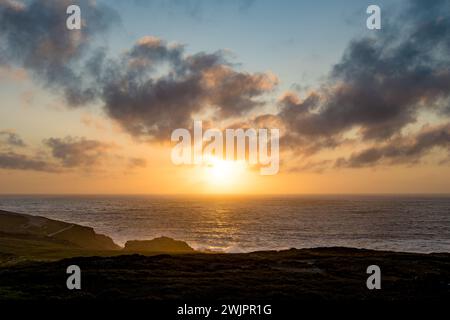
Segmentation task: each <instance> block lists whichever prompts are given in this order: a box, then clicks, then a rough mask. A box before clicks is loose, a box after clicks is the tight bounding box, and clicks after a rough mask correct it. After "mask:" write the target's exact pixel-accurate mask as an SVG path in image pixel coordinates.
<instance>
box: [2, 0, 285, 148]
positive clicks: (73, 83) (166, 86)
mask: <svg viewBox="0 0 450 320" xmlns="http://www.w3.org/2000/svg"><path fill="white" fill-rule="evenodd" d="M11 3H12V2H11V1H2V2H0V29H2V33H1V34H0V44H1V46H0V48H1V50H2V51H4V52H5V53H6V54H7V59H5V61H12V62H14V63H16V64H18V65H19V66H21V67H25V68H26V69H28V70H31V71H32V73H33V74H34V75H35V78H37V79H39V80H41V81H42V80H43V81H44V84H45V85H46V86H47V87H49V88H50V89H53V90H56V91H58V92H62V93H63V95H64V96H65V98H66V101H67V103H68V104H69V105H70V106H84V105H86V104H89V103H92V102H95V101H99V102H100V103H102V104H103V105H104V110H105V112H106V114H107V115H109V116H110V117H111V118H112V119H113V120H115V121H116V122H117V123H119V124H120V125H121V126H122V127H123V128H124V129H125V130H126V131H127V132H128V133H130V134H131V135H133V136H135V137H138V138H143V139H145V140H168V139H169V137H170V132H171V131H172V130H173V129H175V128H180V127H187V126H190V125H191V123H192V117H193V116H194V115H196V114H199V113H203V112H207V109H208V110H215V111H216V116H217V117H221V118H228V117H236V116H241V115H244V114H246V112H248V111H250V110H253V109H255V108H257V107H259V106H261V105H263V103H264V102H263V101H262V97H263V95H264V94H265V93H267V92H270V91H271V90H272V89H273V88H274V87H275V86H276V84H277V81H278V80H277V78H276V77H275V76H274V75H272V74H270V73H247V72H243V71H238V70H237V69H236V68H235V66H233V65H232V64H231V63H230V62H229V61H228V59H227V54H226V53H225V52H224V51H217V52H214V53H204V52H199V53H196V54H192V55H188V54H186V53H185V49H184V46H182V45H179V44H168V43H167V42H166V41H164V40H162V39H158V38H156V37H151V36H145V37H143V38H141V39H140V40H139V41H137V43H136V44H135V45H134V46H133V47H132V48H130V49H129V50H127V51H126V52H125V53H124V54H123V55H122V56H120V57H118V58H115V59H112V58H108V57H107V54H106V52H105V50H104V49H101V48H92V42H93V39H94V37H95V36H96V35H98V34H102V33H103V32H105V31H107V30H108V29H109V28H110V27H111V24H112V23H113V22H115V21H117V20H118V17H117V16H116V14H115V12H114V11H113V10H111V9H109V8H108V7H106V6H104V5H100V4H95V2H92V1H88V0H84V1H78V4H79V5H81V10H82V17H83V19H84V24H83V27H82V28H81V30H80V31H73V30H71V31H68V30H66V28H65V19H66V17H67V16H66V15H65V14H62V13H64V12H65V8H66V7H67V5H68V4H69V1H56V0H50V1H45V2H40V1H31V2H29V3H28V2H27V3H26V4H25V3H21V2H20V5H16V6H13V5H12V4H11ZM18 3H19V2H18ZM70 4H71V2H70Z"/></svg>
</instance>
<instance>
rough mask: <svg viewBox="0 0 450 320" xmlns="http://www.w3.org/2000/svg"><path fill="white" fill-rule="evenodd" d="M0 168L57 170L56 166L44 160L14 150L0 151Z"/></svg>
mask: <svg viewBox="0 0 450 320" xmlns="http://www.w3.org/2000/svg"><path fill="white" fill-rule="evenodd" d="M0 168H1V169H12V170H33V171H45V172H57V170H56V168H55V167H54V166H52V165H51V164H50V163H49V162H47V161H46V160H41V159H39V158H36V157H30V156H27V155H23V154H17V153H15V152H0Z"/></svg>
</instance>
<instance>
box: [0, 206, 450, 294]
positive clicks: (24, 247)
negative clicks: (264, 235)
mask: <svg viewBox="0 0 450 320" xmlns="http://www.w3.org/2000/svg"><path fill="white" fill-rule="evenodd" d="M9 214H10V213H3V215H4V216H3V221H5V219H6V220H7V218H6V216H5V215H9ZM22 218H24V216H23V215H21V216H19V217H13V219H16V220H20V223H19V225H20V226H21V227H20V228H19V231H20V232H17V230H15V232H16V233H14V232H13V231H14V230H13V229H15V228H17V224H14V223H12V222H10V228H9V229H8V228H5V227H4V225H2V227H0V229H1V232H2V233H1V234H0V261H2V264H0V301H23V300H39V301H42V300H67V301H80V300H81V301H101V300H121V301H131V300H136V301H138V300H139V301H142V300H148V301H160V300H165V301H166V300H172V301H173V300H176V301H183V302H187V301H227V300H229V301H246V302H248V301H292V300H301V301H322V300H323V301H355V300H358V301H373V300H377V301H380V300H381V301H450V254H449V253H436V254H415V253H396V252H382V251H372V250H359V249H353V248H316V249H301V250H298V249H291V250H285V251H265V252H253V253H243V254H210V253H209V254H208V253H198V252H193V250H192V248H190V247H189V246H187V245H186V244H185V243H183V242H177V241H173V240H171V239H168V238H160V239H157V240H155V241H149V242H130V243H129V244H128V246H126V248H124V249H122V248H117V247H115V245H114V246H113V247H111V248H110V249H108V250H100V248H99V247H97V246H98V245H96V244H93V243H90V241H91V240H89V239H95V238H97V236H96V234H95V233H94V234H92V232H90V231H89V232H88V231H86V230H80V233H81V234H83V235H85V236H86V237H87V238H86V239H84V240H83V241H82V243H81V242H80V241H81V240H80V239H78V240H77V241H78V244H75V243H74V242H71V239H67V238H64V239H61V237H63V235H64V232H67V231H71V229H73V228H75V230H77V228H76V227H72V228H71V229H68V230H65V231H64V228H68V226H66V225H59V226H58V228H55V229H58V230H56V231H55V230H53V229H52V228H50V225H52V224H53V222H51V223H50V225H49V226H47V227H45V228H48V230H46V231H45V232H43V231H42V230H41V231H39V232H37V231H36V230H34V231H33V233H31V234H30V233H27V232H26V231H24V230H30V229H32V227H28V224H24V220H21V219H22ZM25 218H26V217H25ZM1 219H2V217H1V214H0V223H1V222H2V221H1ZM31 219H32V218H31ZM16 220H15V221H16ZM27 221H28V220H27ZM16 222H17V221H16ZM35 222H36V221H35ZM41 222H42V221H41ZM47 222H48V221H47ZM27 223H28V222H27ZM43 225H46V223H44V224H43ZM33 226H34V227H35V224H33ZM61 226H62V227H63V228H62V229H59V227H61ZM34 227H33V228H34ZM41 227H42V224H41ZM37 229H39V228H37ZM61 230H62V231H61ZM75 230H72V232H74V231H75ZM58 231H59V233H57V234H56V235H59V237H57V238H55V232H58ZM36 233H37V234H36ZM49 235H51V236H49ZM71 236H72V235H71ZM99 239H100V243H101V246H103V245H105V244H108V243H109V241H107V240H105V238H103V237H100V238H99ZM88 240H89V241H88ZM111 242H112V241H111ZM86 243H90V244H89V245H88V246H83V245H85V244H86ZM159 244H160V245H161V246H159ZM91 245H93V246H92V247H90V246H91ZM172 245H174V246H175V247H172ZM162 248H164V250H167V251H173V252H176V253H172V254H160V252H159V253H158V251H164V250H161V249H162ZM175 248H177V249H178V251H177V250H175ZM146 249H147V250H146ZM150 249H151V250H150ZM182 249H183V250H186V251H185V252H183V250H182ZM180 250H181V251H180ZM135 251H138V252H139V254H136V253H135ZM67 257H69V258H67ZM61 258H63V259H61ZM37 260H39V261H37ZM69 265H77V266H79V267H80V268H81V271H82V289H81V290H72V291H70V290H68V289H67V287H66V279H67V276H68V275H67V274H66V268H67V267H68V266H69ZM369 265H378V266H379V267H380V268H381V279H382V282H381V286H382V288H381V290H368V289H367V287H366V280H367V277H368V276H369V275H368V274H367V273H366V269H367V267H368V266H369Z"/></svg>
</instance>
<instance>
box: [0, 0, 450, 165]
mask: <svg viewBox="0 0 450 320" xmlns="http://www.w3.org/2000/svg"><path fill="white" fill-rule="evenodd" d="M14 3H15V4H14ZM68 3H69V2H68V1H56V0H52V1H46V2H40V1H29V2H26V4H23V3H21V2H12V1H5V0H3V1H0V28H1V30H2V33H1V34H0V52H2V53H5V54H6V56H5V55H2V57H3V58H2V59H1V61H2V63H6V61H12V62H14V63H15V64H18V65H19V67H25V68H26V69H27V71H31V72H32V73H33V74H34V75H35V77H36V78H39V79H42V80H43V81H44V84H45V85H46V86H47V87H49V88H50V89H56V90H57V91H58V92H62V93H63V94H64V96H65V97H66V100H67V102H68V103H69V104H70V105H71V106H84V105H86V104H89V103H92V102H94V101H96V102H100V104H102V105H103V108H104V111H105V113H106V114H107V115H108V116H109V117H110V118H111V119H113V120H114V121H115V122H117V123H118V124H120V126H121V127H122V128H123V129H124V130H125V131H126V132H128V133H129V134H131V135H132V136H134V137H136V138H139V139H144V140H153V141H155V140H156V141H162V140H168V139H169V137H170V132H171V131H172V130H174V129H176V128H189V127H190V126H191V125H192V120H193V119H194V118H195V117H202V118H203V120H216V121H218V122H220V121H221V120H228V119H235V118H237V119H239V121H240V122H243V123H257V124H260V125H262V124H264V123H272V124H278V125H280V126H281V127H283V132H284V135H283V137H282V141H281V147H282V148H284V147H287V148H288V149H289V150H291V151H292V152H294V153H295V154H296V155H302V156H305V157H308V156H311V155H315V154H316V153H319V152H320V151H322V150H328V149H334V148H338V147H341V146H343V145H348V144H349V143H348V142H349V140H351V141H353V142H354V143H355V144H356V143H358V144H362V145H369V144H370V145H372V147H371V148H368V149H367V150H366V152H365V153H364V152H363V153H361V154H354V155H353V156H352V157H351V158H349V159H344V160H340V162H341V163H340V164H339V165H340V166H351V167H353V166H358V165H359V163H361V165H365V163H367V164H369V163H371V164H373V165H376V164H378V163H380V162H389V163H391V162H392V163H394V162H397V161H403V160H405V159H407V158H408V157H411V158H417V157H420V156H421V155H423V154H425V153H426V152H428V150H431V148H432V146H440V147H442V144H439V143H436V142H435V141H434V140H432V139H430V140H426V139H424V140H423V142H420V141H419V140H420V137H421V136H420V135H419V133H417V134H412V135H410V136H404V131H405V128H406V127H407V126H410V125H412V124H414V123H416V122H417V121H418V120H419V116H420V115H422V114H424V113H425V114H434V115H437V116H439V117H441V118H443V119H444V120H446V119H447V118H448V117H449V116H450V37H449V36H448V35H449V34H450V3H449V2H448V1H442V0H439V1H433V2H431V3H425V2H423V1H410V2H408V3H407V6H406V7H405V8H402V11H401V13H400V14H399V15H398V16H395V17H390V16H389V14H385V15H384V17H383V28H382V30H380V31H374V32H372V33H371V34H370V36H367V37H360V38H356V39H354V40H352V41H351V42H350V43H349V45H348V47H347V49H346V50H345V52H344V54H343V56H342V58H341V59H340V61H339V62H338V63H336V64H335V65H334V66H333V67H332V69H331V71H330V74H329V75H328V77H327V78H326V80H325V81H324V82H323V83H321V84H320V85H319V86H317V88H315V89H314V90H312V91H310V92H309V94H307V95H306V96H299V95H298V94H296V93H285V94H284V95H282V97H281V98H280V100H279V102H278V107H279V109H278V111H277V112H276V113H275V114H267V115H264V113H263V110H264V108H263V107H264V106H266V104H267V101H266V96H265V95H266V94H268V93H271V92H272V91H273V90H274V89H275V88H276V86H277V84H278V79H277V77H276V76H275V75H273V74H271V73H268V72H266V73H249V72H245V71H242V70H240V68H239V67H238V66H237V65H235V64H233V63H231V62H230V58H229V56H228V55H227V53H226V52H225V51H217V52H213V53H205V52H198V53H194V54H187V52H186V49H185V47H184V45H180V44H169V43H167V42H166V41H165V40H163V39H159V38H156V37H151V36H146V37H143V38H141V39H140V40H138V41H137V42H136V43H135V44H134V45H133V46H132V47H131V48H130V49H129V50H127V51H125V52H124V53H123V54H122V55H120V56H119V57H116V58H110V57H108V56H107V54H106V51H105V50H104V49H99V48H96V49H95V48H92V42H93V39H94V38H95V36H97V35H99V34H102V33H103V32H105V31H107V30H108V29H109V28H110V27H111V25H112V23H113V22H115V21H117V20H118V17H117V14H116V13H114V11H113V10H111V9H109V8H107V7H106V6H104V5H96V4H94V2H91V1H88V0H85V1H80V3H81V4H82V6H84V7H86V8H87V9H88V10H83V8H82V12H87V16H86V15H85V16H84V19H85V21H84V23H85V28H82V30H81V31H80V32H72V31H71V32H68V31H67V30H65V18H66V17H65V15H61V10H62V8H63V7H64V8H65V6H67V5H68ZM62 12H64V10H62ZM5 57H6V58H5ZM8 63H9V62H8ZM255 113H256V114H257V116H256V118H255V119H253V120H251V119H248V118H249V117H250V114H252V115H254V114H255ZM210 115H212V116H210ZM205 118H208V119H205ZM420 134H422V133H420ZM349 135H352V138H349V137H348V136H349ZM417 139H418V140H417ZM392 141H395V142H397V143H399V146H401V148H402V149H401V150H400V151H398V153H399V154H403V155H405V156H400V155H396V156H393V155H394V154H395V152H394V151H392V150H390V147H388V146H389V145H390V143H392ZM411 141H412V142H411ZM414 142H415V143H417V144H418V145H417V146H416V147H412V146H411V144H412V145H413V146H414ZM419 142H420V143H419ZM46 143H47V146H49V147H50V148H52V152H53V156H54V157H56V158H57V159H59V160H60V161H62V165H63V166H66V167H70V166H78V165H83V163H84V164H89V163H95V162H96V161H97V160H100V157H97V155H98V154H97V153H96V150H97V151H98V150H100V149H101V148H102V147H104V146H102V145H101V144H100V145H95V144H92V143H91V144H89V143H87V142H86V141H78V140H77V141H73V140H70V139H69V140H64V139H56V140H51V139H50V140H48V141H47V142H46ZM422 144H423V146H422ZM79 145H84V147H86V146H87V145H89V148H92V149H90V151H91V154H88V155H87V157H86V158H83V154H82V152H81V150H82V148H81V147H80V146H79ZM419 146H420V147H419ZM428 146H430V147H428ZM392 148H393V147H392ZM411 148H412V149H411ZM416 149H417V150H420V151H416V152H414V150H416ZM444 150H447V149H445V148H444ZM103 151H105V150H103ZM71 154H72V155H71ZM83 159H84V160H83ZM388 159H390V160H388ZM391 160H392V161H391ZM83 161H84V162H83ZM310 163H317V161H316V162H314V161H311V162H310ZM323 163H325V162H323ZM326 163H328V162H326Z"/></svg>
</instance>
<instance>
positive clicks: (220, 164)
mask: <svg viewBox="0 0 450 320" xmlns="http://www.w3.org/2000/svg"><path fill="white" fill-rule="evenodd" d="M203 162H204V168H205V178H206V180H207V181H208V182H209V183H210V184H212V185H217V186H233V185H236V184H238V182H239V181H240V179H242V178H243V175H244V173H245V171H246V167H247V165H246V163H245V161H232V160H223V159H219V158H216V157H210V158H207V159H204V160H203Z"/></svg>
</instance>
